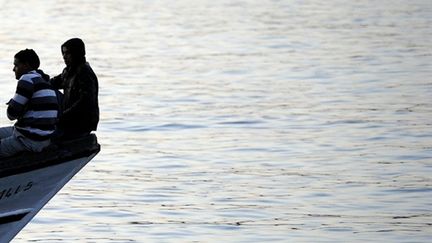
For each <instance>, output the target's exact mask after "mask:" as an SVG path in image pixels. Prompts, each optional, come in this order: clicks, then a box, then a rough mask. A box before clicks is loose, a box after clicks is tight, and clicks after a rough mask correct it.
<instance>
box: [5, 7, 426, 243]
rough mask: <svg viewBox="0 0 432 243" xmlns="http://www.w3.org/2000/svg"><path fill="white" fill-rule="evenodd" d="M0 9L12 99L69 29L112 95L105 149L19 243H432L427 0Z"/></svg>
mask: <svg viewBox="0 0 432 243" xmlns="http://www.w3.org/2000/svg"><path fill="white" fill-rule="evenodd" d="M0 6H1V8H0V13H1V15H0V16H1V17H0V20H1V21H0V23H1V24H0V25H1V28H0V47H1V48H0V54H1V56H2V57H3V58H2V59H1V60H0V74H1V77H2V79H1V80H0V83H1V85H2V89H1V90H0V95H1V96H0V97H1V98H2V99H3V101H1V102H6V101H7V100H8V99H9V98H10V96H11V94H12V93H13V91H14V88H15V81H14V80H13V73H12V71H11V69H12V57H13V55H14V54H15V53H16V52H17V51H18V50H20V49H23V48H27V47H28V48H34V49H36V50H37V51H38V53H39V55H40V56H41V59H42V68H43V69H44V70H45V71H46V72H47V73H49V74H51V75H54V74H57V73H59V72H60V70H61V69H62V65H63V64H62V59H61V56H60V44H61V43H63V42H64V41H65V40H66V39H68V38H69V37H72V36H80V37H82V38H83V39H84V40H85V41H86V44H87V48H88V50H87V53H88V59H89V61H90V63H91V64H92V66H93V67H94V69H95V71H96V72H97V74H98V75H99V78H100V88H101V90H100V96H101V97H100V103H101V111H102V113H101V116H102V117H101V124H100V129H99V131H98V136H99V139H100V142H101V144H102V152H101V153H100V154H99V155H98V156H97V157H96V159H95V160H93V162H92V163H90V164H89V165H88V166H87V167H86V168H85V169H84V170H83V171H82V172H81V173H80V174H78V175H77V176H76V177H75V178H74V180H73V181H71V183H69V184H68V186H67V187H66V188H64V189H63V190H62V191H61V192H60V193H59V194H58V195H57V196H56V197H55V198H54V199H53V200H52V201H51V202H50V203H49V204H48V205H47V207H46V208H45V209H44V210H42V211H41V213H40V214H39V215H38V216H37V217H36V218H35V219H34V220H33V221H32V223H30V224H29V225H28V226H27V227H26V228H25V229H24V230H23V231H22V232H21V233H20V234H19V235H18V236H17V238H16V239H15V240H14V242H29V241H32V242H221V241H227V242H317V241H320V242H335V241H346V239H350V241H354V242H365V241H370V240H373V241H377V240H378V241H382V242H427V241H428V239H429V236H430V232H431V231H430V227H431V226H430V223H431V216H432V212H431V206H432V205H431V203H430V199H431V196H432V187H431V184H432V179H431V177H430V175H431V172H432V166H431V158H432V153H431V149H432V147H431V144H432V132H431V131H432V129H431V127H432V123H431V120H430V117H431V115H432V110H431V106H430V104H431V101H432V100H431V97H432V96H431V93H432V85H431V81H430V76H431V70H432V67H431V63H432V58H431V50H432V44H431V43H430V39H431V37H432V29H431V28H430V26H431V23H432V15H431V14H430V13H431V11H432V5H431V4H430V3H429V1H426V0H424V1H422V0H415V1H410V2H405V1H387V0H385V1H379V2H377V1H360V2H358V3H347V2H346V1H345V2H342V1H332V2H331V3H323V2H321V1H315V0H312V1H270V0H268V1H234V2H232V1H225V0H224V1H193V0H190V1H175V2H173V1H164V0H162V1H151V0H150V1H138V0H137V1H135V0H131V1H127V2H126V3H125V2H120V1H115V0H109V1H100V0H96V1H91V2H88V1H74V2H64V1H60V2H59V1H48V0H47V1H45V4H41V3H40V2H36V1H34V0H32V1H27V2H26V3H24V2H22V3H21V2H19V1H0ZM26 6H32V7H31V9H29V10H28V11H23V9H28V8H27V7H26ZM30 23H31V24H30ZM4 113H5V110H4V109H2V110H1V111H0V118H2V119H1V120H2V123H4V124H8V121H7V119H6V117H5V115H4Z"/></svg>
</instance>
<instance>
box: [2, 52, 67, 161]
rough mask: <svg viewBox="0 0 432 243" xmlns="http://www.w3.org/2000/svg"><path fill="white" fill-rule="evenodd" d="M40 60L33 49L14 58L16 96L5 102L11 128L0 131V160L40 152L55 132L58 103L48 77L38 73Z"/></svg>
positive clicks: (19, 53) (3, 128)
mask: <svg viewBox="0 0 432 243" xmlns="http://www.w3.org/2000/svg"><path fill="white" fill-rule="evenodd" d="M39 65H40V60H39V57H38V55H37V54H36V52H35V51H34V50H32V49H25V50H22V51H19V52H18V53H17V54H16V55H15V56H14V67H13V71H14V72H15V78H16V79H17V80H18V84H17V88H16V93H15V95H14V97H13V98H12V99H11V100H10V101H9V102H8V103H7V105H8V107H7V116H8V118H9V119H10V120H12V121H13V120H17V121H16V123H15V124H14V126H9V127H2V128H0V158H4V157H10V156H12V155H15V154H18V153H20V152H23V151H31V152H40V151H42V150H43V149H44V148H46V147H47V146H49V145H50V143H51V136H52V135H53V133H54V132H55V130H56V125H57V122H58V113H59V103H58V99H57V96H56V92H55V90H54V89H53V88H52V86H51V84H50V83H49V76H48V75H46V74H44V73H43V72H42V71H41V70H38V68H39Z"/></svg>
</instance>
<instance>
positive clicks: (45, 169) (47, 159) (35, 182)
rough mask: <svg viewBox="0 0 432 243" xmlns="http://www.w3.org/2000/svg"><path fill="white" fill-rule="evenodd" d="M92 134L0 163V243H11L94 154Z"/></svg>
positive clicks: (95, 152) (95, 148) (97, 145)
mask: <svg viewBox="0 0 432 243" xmlns="http://www.w3.org/2000/svg"><path fill="white" fill-rule="evenodd" d="M99 151H100V145H99V144H98V143H97V138H96V136H95V135H94V134H91V135H89V136H87V137H83V138H79V139H75V140H71V141H64V142H61V143H57V144H56V145H54V146H52V147H51V148H50V149H47V150H46V151H44V152H42V153H28V154H23V155H20V156H16V157H13V158H7V159H3V160H1V161H0V242H1V243H3V242H9V241H11V240H12V239H13V238H14V237H15V235H16V234H18V232H19V231H20V230H21V229H22V228H23V227H24V226H25V225H26V224H27V223H28V222H29V221H30V220H31V219H32V218H33V217H34V216H35V215H36V214H37V213H38V212H39V210H40V209H41V208H42V207H43V206H44V205H45V204H46V203H47V202H48V201H49V200H50V199H51V198H52V197H53V196H54V195H55V194H56V193H57V192H58V191H59V190H60V189H61V188H62V187H63V186H64V185H65V184H66V183H67V182H68V181H69V180H70V179H71V178H72V177H73V176H74V175H75V174H76V173H77V172H78V171H79V170H81V169H82V168H83V167H84V166H85V165H86V164H87V163H88V162H89V161H90V160H91V159H92V158H93V157H94V156H96V154H97V153H98V152H99Z"/></svg>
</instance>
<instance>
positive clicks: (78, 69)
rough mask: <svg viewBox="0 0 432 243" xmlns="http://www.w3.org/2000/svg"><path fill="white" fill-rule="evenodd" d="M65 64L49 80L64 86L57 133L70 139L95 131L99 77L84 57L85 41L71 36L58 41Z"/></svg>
mask: <svg viewBox="0 0 432 243" xmlns="http://www.w3.org/2000/svg"><path fill="white" fill-rule="evenodd" d="M61 52H62V56H63V60H64V62H65V64H66V67H65V68H64V69H63V72H62V73H61V74H59V75H57V76H55V77H54V78H52V79H51V80H50V82H51V84H52V85H53V87H54V88H55V89H57V90H58V89H63V96H62V101H61V103H62V112H61V115H60V118H59V119H60V120H59V132H58V135H57V136H58V137H61V138H63V139H72V138H77V137H81V136H85V135H87V134H89V133H91V132H92V131H96V129H97V125H98V122H99V104H98V89H99V87H98V79H97V76H96V74H95V73H94V72H93V69H92V68H91V66H90V64H89V63H88V62H87V61H86V57H85V54H86V53H85V45H84V42H83V41H82V40H81V39H79V38H72V39H70V40H68V41H66V42H65V43H63V44H62V45H61Z"/></svg>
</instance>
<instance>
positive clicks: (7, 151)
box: [0, 129, 26, 158]
mask: <svg viewBox="0 0 432 243" xmlns="http://www.w3.org/2000/svg"><path fill="white" fill-rule="evenodd" d="M0 130H2V129H0ZM2 132H3V133H2V135H3V136H4V135H6V134H7V132H6V131H5V130H3V131H2ZM25 150H26V148H25V147H24V145H23V144H22V143H21V142H20V141H19V139H18V138H17V137H16V136H15V135H14V133H13V132H12V134H11V135H10V136H8V137H5V138H2V139H0V158H5V157H10V156H13V155H15V154H17V153H19V152H22V151H25Z"/></svg>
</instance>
